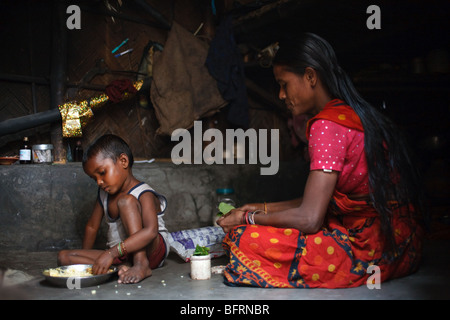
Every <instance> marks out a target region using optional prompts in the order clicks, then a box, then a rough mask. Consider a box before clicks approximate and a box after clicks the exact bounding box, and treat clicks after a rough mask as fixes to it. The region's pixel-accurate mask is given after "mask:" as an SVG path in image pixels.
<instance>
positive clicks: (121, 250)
mask: <svg viewBox="0 0 450 320" xmlns="http://www.w3.org/2000/svg"><path fill="white" fill-rule="evenodd" d="M117 253H118V254H119V258H122V257H123V256H126V255H127V249H125V243H124V242H123V241H120V242H119V244H118V245H117Z"/></svg>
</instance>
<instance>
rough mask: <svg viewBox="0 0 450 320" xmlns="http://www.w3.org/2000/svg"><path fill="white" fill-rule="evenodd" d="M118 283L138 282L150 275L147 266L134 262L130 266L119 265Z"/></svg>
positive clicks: (150, 271) (150, 272)
mask: <svg viewBox="0 0 450 320" xmlns="http://www.w3.org/2000/svg"><path fill="white" fill-rule="evenodd" d="M118 274H119V280H118V281H117V282H119V283H138V282H139V281H142V280H144V279H145V278H148V277H150V276H151V275H152V269H150V268H149V267H148V266H144V265H139V264H135V265H133V266H132V267H130V266H127V265H122V266H120V267H119V273H118Z"/></svg>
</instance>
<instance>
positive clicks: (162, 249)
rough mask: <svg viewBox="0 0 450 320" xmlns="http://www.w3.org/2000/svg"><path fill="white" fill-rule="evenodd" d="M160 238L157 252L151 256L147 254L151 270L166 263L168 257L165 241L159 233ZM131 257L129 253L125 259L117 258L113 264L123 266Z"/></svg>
mask: <svg viewBox="0 0 450 320" xmlns="http://www.w3.org/2000/svg"><path fill="white" fill-rule="evenodd" d="M158 236H159V246H158V248H156V250H155V251H153V252H152V253H151V254H150V255H148V254H147V259H148V262H149V263H150V269H156V268H158V267H159V266H160V265H161V264H162V262H163V261H164V258H165V256H166V250H167V248H166V244H165V243H164V239H163V237H162V236H161V234H159V233H158ZM129 258H130V256H129V255H128V253H127V254H126V255H124V256H123V257H120V258H119V257H117V258H114V261H113V263H112V264H122V263H124V262H127V261H129Z"/></svg>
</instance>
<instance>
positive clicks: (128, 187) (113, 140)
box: [58, 134, 169, 283]
mask: <svg viewBox="0 0 450 320" xmlns="http://www.w3.org/2000/svg"><path fill="white" fill-rule="evenodd" d="M133 161H134V160H133V155H132V153H131V150H130V148H129V146H128V145H127V144H126V142H125V141H123V140H122V139H121V138H120V137H118V136H115V135H112V134H108V135H104V136H102V137H100V138H99V139H98V140H97V141H95V142H94V143H93V144H92V145H91V146H90V147H89V148H88V149H87V150H86V153H85V154H84V156H83V169H84V172H85V173H86V174H87V175H88V176H90V177H91V178H92V179H94V180H95V181H96V183H97V185H98V186H99V192H98V201H97V202H96V204H95V207H94V210H93V212H92V215H91V217H90V219H89V221H88V222H87V225H86V229H85V235H84V239H83V248H82V249H81V250H63V251H61V252H59V254H58V264H59V265H70V264H92V265H93V267H92V272H93V273H94V274H102V273H106V272H107V271H108V269H109V267H110V266H111V265H112V264H121V263H122V262H125V261H130V262H132V265H131V266H128V265H121V266H120V267H119V272H118V274H119V283H137V282H139V281H141V280H143V279H144V278H146V277H149V276H151V274H152V269H155V268H157V267H160V266H161V265H162V264H163V263H164V260H165V258H166V257H167V255H168V251H169V250H167V249H168V248H169V247H168V245H167V244H168V241H167V239H168V231H167V229H166V228H165V226H164V220H163V214H164V211H165V209H166V206H167V201H166V198H165V197H164V196H162V195H160V194H158V193H156V192H155V191H154V190H153V189H152V188H151V187H150V186H148V185H147V184H145V183H143V182H140V181H138V180H137V179H136V178H135V177H134V176H133V173H132V170H131V168H132V166H133ZM103 216H105V220H106V222H107V223H108V225H109V230H108V243H107V245H108V248H109V249H107V250H93V249H92V247H93V245H94V242H95V238H96V235H97V232H98V230H99V228H100V223H101V221H102V218H103Z"/></svg>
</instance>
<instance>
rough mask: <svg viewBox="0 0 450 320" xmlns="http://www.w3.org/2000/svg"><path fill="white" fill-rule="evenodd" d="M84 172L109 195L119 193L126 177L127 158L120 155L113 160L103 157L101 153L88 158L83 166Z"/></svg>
mask: <svg viewBox="0 0 450 320" xmlns="http://www.w3.org/2000/svg"><path fill="white" fill-rule="evenodd" d="M83 169H84V172H86V174H87V175H88V176H89V177H91V178H92V179H94V180H95V182H96V183H97V185H98V186H99V187H100V188H102V189H103V190H105V191H106V192H107V193H109V194H116V193H117V192H119V191H121V189H122V186H123V184H124V182H125V180H126V179H127V177H128V157H127V156H126V155H125V154H121V155H120V157H119V158H118V159H117V160H116V162H115V163H114V160H112V159H111V158H108V157H104V156H103V154H102V153H98V154H97V155H95V156H93V157H91V158H89V160H88V161H87V162H86V163H85V164H84V166H83Z"/></svg>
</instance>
